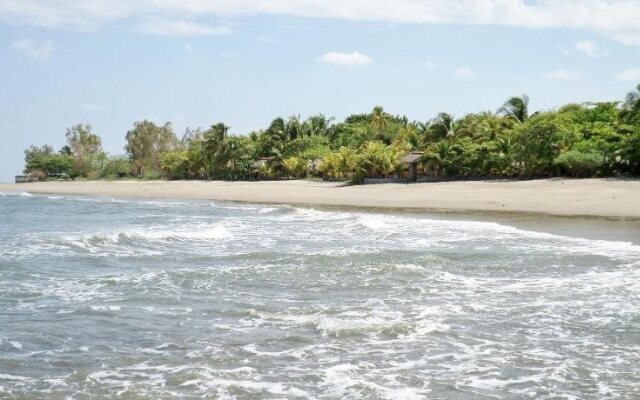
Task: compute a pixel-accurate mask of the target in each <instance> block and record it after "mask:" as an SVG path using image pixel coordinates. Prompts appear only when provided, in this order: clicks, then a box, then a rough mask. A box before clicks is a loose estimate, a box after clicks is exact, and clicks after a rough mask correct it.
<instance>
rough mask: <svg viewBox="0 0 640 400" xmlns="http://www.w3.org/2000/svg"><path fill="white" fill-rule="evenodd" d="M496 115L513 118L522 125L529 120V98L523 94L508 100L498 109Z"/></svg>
mask: <svg viewBox="0 0 640 400" xmlns="http://www.w3.org/2000/svg"><path fill="white" fill-rule="evenodd" d="M497 114H501V115H504V116H506V117H510V118H513V119H515V120H516V121H518V122H519V123H523V122H524V121H526V120H527V119H529V96H527V95H526V94H523V95H522V96H520V97H518V96H514V97H512V98H510V99H509V100H507V101H506V102H505V103H504V104H503V105H502V107H500V108H499V109H498V112H497Z"/></svg>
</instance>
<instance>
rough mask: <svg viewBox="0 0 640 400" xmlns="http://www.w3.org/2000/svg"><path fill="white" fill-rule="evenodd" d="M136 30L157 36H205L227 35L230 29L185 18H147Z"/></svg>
mask: <svg viewBox="0 0 640 400" xmlns="http://www.w3.org/2000/svg"><path fill="white" fill-rule="evenodd" d="M137 30H138V32H141V33H145V34H149V35H158V36H182V37H188V36H205V35H228V34H230V33H231V29H230V28H229V27H227V26H211V25H207V24H202V23H199V22H195V21H189V20H186V19H176V20H172V19H164V18H148V19H145V20H143V21H142V23H141V24H140V26H139V27H138V29H137Z"/></svg>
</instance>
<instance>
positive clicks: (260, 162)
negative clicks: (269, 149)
mask: <svg viewBox="0 0 640 400" xmlns="http://www.w3.org/2000/svg"><path fill="white" fill-rule="evenodd" d="M273 159H275V157H260V158H258V159H257V160H256V161H254V162H253V164H251V168H253V169H254V170H261V169H262V168H264V167H266V166H267V163H268V162H269V161H271V160H273Z"/></svg>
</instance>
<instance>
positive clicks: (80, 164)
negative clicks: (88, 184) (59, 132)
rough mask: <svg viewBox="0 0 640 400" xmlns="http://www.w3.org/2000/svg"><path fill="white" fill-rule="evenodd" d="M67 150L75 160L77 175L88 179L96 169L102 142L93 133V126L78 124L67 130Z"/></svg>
mask: <svg viewBox="0 0 640 400" xmlns="http://www.w3.org/2000/svg"><path fill="white" fill-rule="evenodd" d="M66 138H67V149H65V150H67V151H68V152H69V153H70V154H71V155H72V156H73V160H74V168H75V173H76V175H78V176H83V177H87V176H88V175H89V174H90V173H91V172H92V171H94V170H95V169H96V165H95V163H96V161H97V159H98V156H99V155H100V154H101V153H102V141H101V139H100V137H99V136H98V135H96V134H95V133H93V132H91V125H89V124H77V125H73V126H71V127H69V128H67V134H66Z"/></svg>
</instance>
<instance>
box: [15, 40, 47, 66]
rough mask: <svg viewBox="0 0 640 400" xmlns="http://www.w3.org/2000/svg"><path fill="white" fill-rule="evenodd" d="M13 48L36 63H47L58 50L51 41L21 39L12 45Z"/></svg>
mask: <svg viewBox="0 0 640 400" xmlns="http://www.w3.org/2000/svg"><path fill="white" fill-rule="evenodd" d="M11 48H13V49H16V50H19V51H21V52H23V53H24V54H26V55H27V57H29V58H31V59H33V60H36V61H46V60H48V59H49V58H51V55H52V54H53V52H54V51H55V50H56V46H55V45H54V44H53V42H52V41H51V40H43V41H38V40H33V39H20V40H16V41H15V42H13V43H12V44H11Z"/></svg>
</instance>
